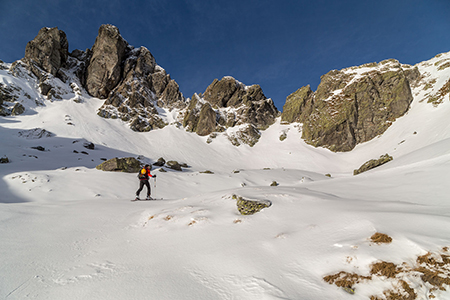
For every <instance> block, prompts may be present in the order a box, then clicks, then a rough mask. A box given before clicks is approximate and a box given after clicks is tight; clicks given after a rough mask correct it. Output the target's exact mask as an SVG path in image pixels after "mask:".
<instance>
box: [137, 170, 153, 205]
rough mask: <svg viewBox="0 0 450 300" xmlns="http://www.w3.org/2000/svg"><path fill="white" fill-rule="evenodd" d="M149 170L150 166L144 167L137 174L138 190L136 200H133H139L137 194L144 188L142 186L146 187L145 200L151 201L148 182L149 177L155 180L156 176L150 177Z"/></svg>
mask: <svg viewBox="0 0 450 300" xmlns="http://www.w3.org/2000/svg"><path fill="white" fill-rule="evenodd" d="M150 170H151V167H150V165H145V166H144V167H143V168H142V170H141V171H140V172H139V174H138V178H139V189H138V190H137V191H136V199H135V200H140V199H139V194H140V193H141V191H142V189H143V188H144V185H145V186H146V187H147V198H146V200H152V197H150V193H151V190H150V183H149V182H148V179H149V177H154V178H156V175H152V174H150Z"/></svg>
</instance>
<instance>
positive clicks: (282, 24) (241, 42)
mask: <svg viewBox="0 0 450 300" xmlns="http://www.w3.org/2000/svg"><path fill="white" fill-rule="evenodd" d="M101 24H113V25H115V26H117V27H118V28H119V30H120V32H121V34H122V36H123V37H124V38H125V39H126V40H127V41H128V43H129V44H131V45H133V46H135V47H139V46H145V47H147V48H148V49H149V50H150V52H151V53H152V54H153V55H154V56H155V58H156V62H157V63H158V64H159V65H160V66H162V67H163V68H165V69H166V71H167V72H168V73H169V74H170V75H171V77H172V78H173V79H175V80H176V81H177V82H178V84H179V85H180V89H181V91H182V92H183V94H184V95H185V97H191V96H192V94H193V93H194V92H198V93H200V92H204V91H205V89H206V87H207V86H208V85H209V84H210V83H211V82H212V81H213V80H214V79H215V78H219V79H220V78H222V77H223V76H233V77H234V78H236V79H237V80H239V81H241V82H243V83H244V84H247V85H251V84H259V85H261V87H262V89H263V91H264V93H265V95H266V96H267V97H270V98H272V99H273V100H274V101H275V105H276V106H277V108H278V109H279V110H282V107H283V104H284V102H285V100H286V97H287V96H288V95H289V94H290V93H292V92H294V91H295V90H297V89H298V88H300V87H302V86H305V85H308V84H309V85H311V88H312V89H313V90H315V89H316V88H317V85H318V84H319V83H320V76H321V75H323V74H325V73H327V72H328V71H330V70H332V69H342V68H345V67H350V66H355V65H361V64H364V63H369V62H375V61H376V62H379V61H381V60H384V59H388V58H395V59H398V60H399V61H400V62H402V63H407V64H416V63H418V62H420V61H424V60H428V59H430V58H432V57H433V56H435V55H436V54H438V53H442V52H448V51H450V0H423V1H419V0H377V1H373V0H372V1H366V0H357V1H353V0H349V1H345V0H342V1H325V0H315V1H303V0H299V1H295V0H276V1H270V0H257V1H254V0H249V1H247V0H237V1H236V0H225V1H214V0H210V1H206V0H202V1H200V0H193V1H187V0H186V1H183V0H172V1H164V0H148V1H132V0H127V1H122V0H105V1H99V0H71V1H65V0H59V1H58V0H40V1H36V0H0V59H1V60H3V61H5V62H13V61H15V60H17V59H20V58H22V57H23V56H24V53H25V46H26V44H27V42H28V41H30V40H32V39H33V38H34V37H35V36H36V35H37V33H38V31H39V29H40V28H42V27H55V26H57V27H58V28H59V29H61V30H63V31H64V32H65V33H66V34H67V38H68V40H69V51H73V50H74V49H82V50H85V49H86V48H91V47H92V45H93V44H94V41H95V38H96V36H97V33H98V28H99V27H100V25H101Z"/></svg>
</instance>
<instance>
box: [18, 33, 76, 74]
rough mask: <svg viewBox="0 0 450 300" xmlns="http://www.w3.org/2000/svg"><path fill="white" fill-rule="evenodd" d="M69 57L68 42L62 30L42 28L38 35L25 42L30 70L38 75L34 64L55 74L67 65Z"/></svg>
mask: <svg viewBox="0 0 450 300" xmlns="http://www.w3.org/2000/svg"><path fill="white" fill-rule="evenodd" d="M68 57H69V43H68V41H67V37H66V34H65V33H64V31H62V30H59V29H58V28H57V27H54V28H46V27H45V28H42V29H41V30H39V33H38V35H37V36H36V37H35V38H34V39H33V40H32V41H30V42H28V43H27V46H26V48H25V58H24V60H25V61H26V62H27V64H28V65H29V67H30V68H31V71H32V72H33V73H34V74H35V75H36V76H37V77H40V76H41V74H40V72H39V70H38V69H36V68H35V67H34V64H35V66H37V67H39V68H41V69H42V70H44V71H46V72H48V73H50V74H52V75H53V76H57V74H58V71H59V69H60V68H62V67H65V66H66V65H67V59H68Z"/></svg>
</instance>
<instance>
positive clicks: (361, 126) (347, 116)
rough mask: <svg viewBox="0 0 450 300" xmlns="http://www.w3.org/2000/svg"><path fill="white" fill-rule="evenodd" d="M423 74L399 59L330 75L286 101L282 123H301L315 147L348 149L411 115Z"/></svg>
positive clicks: (308, 141)
mask: <svg viewBox="0 0 450 300" xmlns="http://www.w3.org/2000/svg"><path fill="white" fill-rule="evenodd" d="M419 75H420V73H419V71H418V69H417V68H412V67H411V66H409V65H401V64H400V63H399V62H398V61H396V60H387V61H382V62H380V63H379V64H367V65H363V66H360V67H354V68H348V69H344V70H341V71H338V70H333V71H330V72H329V73H327V74H325V75H323V76H322V77H321V83H320V84H319V86H318V88H317V91H316V92H312V91H311V89H310V87H309V86H307V87H303V88H301V89H299V90H297V91H296V92H294V93H293V94H291V95H290V96H288V97H287V99H286V104H285V105H284V107H283V114H282V121H283V122H288V123H290V122H300V123H303V131H302V138H303V139H305V141H306V142H307V143H309V144H311V145H313V146H316V147H318V146H321V147H326V148H329V149H330V150H332V151H350V150H352V149H353V148H354V147H355V145H357V144H359V143H363V142H366V141H369V140H371V139H373V138H374V137H376V136H377V135H380V134H382V133H384V132H385V131H386V129H387V128H388V127H389V126H390V125H391V124H392V122H394V121H395V119H396V118H398V117H400V116H402V115H403V114H405V113H406V112H407V110H408V109H409V105H410V103H411V101H412V99H413V96H412V93H411V88H410V84H412V83H413V82H414V81H415V80H416V79H417V78H418V77H419Z"/></svg>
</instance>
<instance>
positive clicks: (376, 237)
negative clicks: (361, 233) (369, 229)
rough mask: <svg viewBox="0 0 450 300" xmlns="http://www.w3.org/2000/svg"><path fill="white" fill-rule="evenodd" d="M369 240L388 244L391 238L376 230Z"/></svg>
mask: <svg viewBox="0 0 450 300" xmlns="http://www.w3.org/2000/svg"><path fill="white" fill-rule="evenodd" d="M370 240H371V241H372V242H374V243H375V244H389V243H391V242H392V238H391V237H390V236H388V235H387V234H384V233H379V232H376V233H375V234H374V235H372V236H371V237H370Z"/></svg>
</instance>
